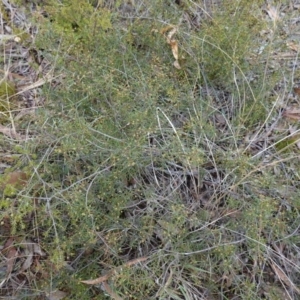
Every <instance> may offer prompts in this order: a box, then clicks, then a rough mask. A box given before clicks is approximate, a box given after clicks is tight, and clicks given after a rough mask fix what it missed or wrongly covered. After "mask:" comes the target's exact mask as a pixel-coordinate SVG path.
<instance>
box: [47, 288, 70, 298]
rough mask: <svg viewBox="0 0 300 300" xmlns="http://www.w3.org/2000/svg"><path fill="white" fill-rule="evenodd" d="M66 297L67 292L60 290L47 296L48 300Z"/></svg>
mask: <svg viewBox="0 0 300 300" xmlns="http://www.w3.org/2000/svg"><path fill="white" fill-rule="evenodd" d="M66 296H67V293H66V292H63V291H59V290H56V291H53V292H50V293H49V294H47V298H48V300H60V299H63V298H64V297H66Z"/></svg>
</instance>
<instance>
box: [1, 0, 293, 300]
mask: <svg viewBox="0 0 300 300" xmlns="http://www.w3.org/2000/svg"><path fill="white" fill-rule="evenodd" d="M205 5H206V3H205V1H203V3H202V2H201V3H194V2H192V1H177V2H176V3H175V2H173V1H156V2H155V3H152V4H146V3H145V2H144V1H134V2H130V3H128V4H126V7H125V6H124V5H123V3H121V2H119V1H107V2H104V1H98V2H97V3H92V2H91V3H90V2H88V1H83V0H77V1H63V2H56V1H51V2H49V7H46V8H45V12H44V13H43V14H37V15H36V18H38V21H39V26H40V27H39V35H38V36H37V38H36V41H35V47H36V48H38V49H43V55H44V56H45V57H46V58H47V60H49V61H51V63H52V64H53V67H55V72H56V74H57V76H59V77H58V78H59V80H58V82H57V83H56V84H54V85H52V86H51V85H49V86H48V87H47V88H46V87H45V88H44V91H43V92H44V96H45V98H46V101H45V105H44V106H43V107H42V108H40V109H39V110H38V115H37V118H36V120H35V125H36V127H35V130H36V135H37V138H35V139H34V141H33V142H32V143H30V142H29V143H28V144H27V148H26V151H24V157H26V163H27V167H28V168H30V167H31V168H32V170H33V172H32V178H31V180H30V184H27V185H26V188H25V189H24V190H23V191H22V192H20V193H19V194H18V197H20V198H19V199H20V200H19V203H18V204H17V205H15V206H14V207H10V209H11V210H12V211H13V218H12V223H13V224H14V225H13V226H12V228H13V231H14V234H15V233H16V232H21V235H23V236H26V237H27V238H29V237H30V238H32V239H38V240H39V241H40V245H41V247H42V249H43V251H45V252H47V256H45V257H44V258H43V261H42V263H41V269H40V271H39V272H37V273H38V274H39V276H36V278H35V280H34V283H35V285H36V286H37V287H38V289H39V290H41V291H44V292H45V293H47V295H51V293H52V292H54V291H56V290H58V291H61V292H63V293H65V294H64V295H66V294H67V295H68V297H70V298H72V299H91V298H92V297H97V298H99V299H105V298H107V297H106V296H105V295H108V296H110V297H111V298H115V299H142V298H143V297H145V296H146V297H147V299H219V298H224V299H234V298H237V299H276V298H275V297H278V295H280V297H281V298H278V299H283V298H285V297H286V298H287V297H289V298H293V297H297V294H298V293H299V288H298V286H297V285H298V284H299V278H298V276H297V274H298V271H299V267H298V262H297V257H298V256H297V255H298V251H297V250H298V248H297V243H298V242H299V241H298V237H297V232H298V223H299V222H298V216H299V214H298V209H299V204H298V202H299V201H298V200H297V199H298V198H299V197H298V192H297V184H296V179H297V166H296V165H294V164H293V160H294V158H295V156H296V155H297V154H296V152H295V151H294V150H292V151H286V152H280V153H278V152H277V148H276V144H277V141H281V140H285V138H284V134H285V133H286V127H285V126H286V124H285V123H284V122H282V123H280V121H281V120H279V117H278V112H277V109H278V108H280V103H279V102H278V101H277V100H276V99H275V97H274V91H276V90H278V84H279V83H278V82H277V81H276V80H277V79H278V74H279V73H280V72H282V68H280V69H279V68H278V69H276V68H271V67H270V64H271V63H270V62H269V61H268V59H267V58H268V57H269V55H270V50H269V49H270V48H268V47H271V45H270V44H271V42H272V40H271V39H270V38H268V39H267V41H265V44H264V45H265V48H264V49H266V50H265V51H260V52H259V51H258V50H259V46H258V45H259V43H262V40H263V39H262V38H261V34H267V33H266V32H270V33H269V34H273V35H275V34H276V30H277V29H276V28H275V27H274V26H275V25H274V22H269V21H270V20H269V19H268V18H269V17H268V16H269V15H270V14H271V13H270V7H265V6H264V4H263V3H262V1H252V2H251V3H249V1H224V2H221V3H220V5H217V6H210V7H209V6H205ZM271 12H272V11H271ZM203 14H204V16H206V17H203ZM271 15H272V14H271ZM273 15H274V14H273ZM45 16H46V17H45ZM75 16H76V17H75ZM201 16H202V18H201ZM198 17H199V18H200V19H199V20H200V21H199V23H197V22H196V23H195V20H197V18H198ZM271 21H272V20H271ZM270 24H271V25H272V27H271V29H270V26H271V25H270ZM278 30H279V29H278ZM262 31H263V32H262ZM279 32H280V30H279ZM257 53H260V55H258V54H257ZM174 60H175V62H176V64H174ZM262 65H263V68H262V67H261V66H262ZM286 72H287V74H288V69H287V71H286ZM257 78H259V79H257ZM275 84H276V86H275ZM270 91H272V92H270ZM283 92H284V91H283ZM272 93H273V94H272ZM276 101H277V102H276ZM279 125H280V126H279ZM33 153H34V154H35V155H32V154H33ZM28 165H29V166H28ZM33 200H34V201H33ZM6 205H7V206H9V203H8V201H6ZM33 216H34V217H33ZM49 266H50V267H51V268H50V267H49ZM49 269H51V274H49ZM49 278H51V284H50V283H49Z"/></svg>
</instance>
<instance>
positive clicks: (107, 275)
mask: <svg viewBox="0 0 300 300" xmlns="http://www.w3.org/2000/svg"><path fill="white" fill-rule="evenodd" d="M147 259H148V257H140V258H136V259H133V260H130V261H128V262H127V263H125V264H124V265H122V266H120V267H117V268H115V269H113V270H111V271H109V272H108V274H106V275H104V276H101V277H99V278H96V279H91V280H82V281H80V282H81V283H85V284H89V285H95V284H99V283H102V282H104V281H106V280H108V279H109V277H111V276H112V275H113V274H114V273H115V272H117V271H118V269H122V268H123V267H130V266H132V265H135V264H137V263H139V262H143V261H145V260H147Z"/></svg>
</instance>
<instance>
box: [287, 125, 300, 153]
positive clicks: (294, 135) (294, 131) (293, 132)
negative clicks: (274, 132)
mask: <svg viewBox="0 0 300 300" xmlns="http://www.w3.org/2000/svg"><path fill="white" fill-rule="evenodd" d="M289 132H290V134H291V138H292V139H293V142H294V143H296V145H297V147H298V149H300V136H299V132H297V128H296V127H294V126H289Z"/></svg>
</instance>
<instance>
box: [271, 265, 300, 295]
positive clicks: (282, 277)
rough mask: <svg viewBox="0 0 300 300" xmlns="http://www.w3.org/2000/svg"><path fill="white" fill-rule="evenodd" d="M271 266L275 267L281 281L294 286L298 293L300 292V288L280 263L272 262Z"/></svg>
mask: <svg viewBox="0 0 300 300" xmlns="http://www.w3.org/2000/svg"><path fill="white" fill-rule="evenodd" d="M271 268H272V269H273V271H274V273H275V274H276V276H277V277H278V278H279V280H280V281H281V282H283V283H285V284H286V285H287V286H288V287H290V288H292V289H293V290H294V291H295V292H296V293H297V294H300V290H299V289H298V288H297V287H296V286H295V284H294V283H293V282H292V281H291V280H290V278H289V277H288V276H287V275H286V274H285V273H284V272H283V270H282V269H281V268H280V267H279V266H278V265H276V264H275V263H273V262H271Z"/></svg>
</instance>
